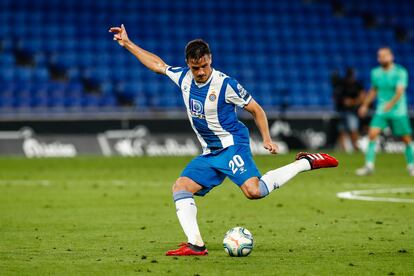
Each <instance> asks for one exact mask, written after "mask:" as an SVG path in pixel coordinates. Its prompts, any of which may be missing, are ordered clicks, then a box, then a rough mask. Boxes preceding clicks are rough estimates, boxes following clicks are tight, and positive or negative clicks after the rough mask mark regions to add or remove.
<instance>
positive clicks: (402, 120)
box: [370, 114, 412, 137]
mask: <svg viewBox="0 0 414 276" xmlns="http://www.w3.org/2000/svg"><path fill="white" fill-rule="evenodd" d="M388 126H391V128H392V133H393V134H394V135H395V136H398V137H401V136H405V135H410V134H411V133H412V129H411V125H410V119H409V117H408V116H389V115H388V116H387V115H384V114H375V115H374V118H372V120H371V124H370V127H372V128H380V129H382V130H383V129H385V128H386V127H388Z"/></svg>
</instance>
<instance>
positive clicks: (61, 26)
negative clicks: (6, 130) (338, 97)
mask: <svg viewBox="0 0 414 276" xmlns="http://www.w3.org/2000/svg"><path fill="white" fill-rule="evenodd" d="M308 2H309V3H308ZM340 2H341V3H343V5H344V6H345V9H346V14H347V15H348V14H354V15H360V14H363V13H365V12H370V13H372V14H373V15H375V16H376V18H377V20H378V22H379V24H382V25H381V26H379V27H378V28H373V29H367V28H364V22H363V20H362V18H361V17H360V16H343V17H336V16H335V15H334V14H333V12H332V8H331V3H330V2H329V1H305V2H304V1H301V0H291V1H272V0H263V1H229V0H224V1H208V2H206V3H204V6H205V9H203V10H200V9H199V8H198V5H197V3H194V2H191V1H190V2H189V1H184V0H176V1H168V0H160V1H127V2H119V1H94V0H83V1H59V0H55V1H48V0H38V1H31V0H21V1H9V2H8V3H7V5H4V6H2V10H1V11H0V18H1V20H2V24H0V39H1V41H0V81H1V82H2V83H27V84H28V85H29V86H30V89H29V90H27V91H29V92H24V93H23V92H19V93H20V94H19V93H15V94H16V97H14V92H18V91H17V90H16V89H18V88H19V86H18V85H16V86H13V87H12V88H11V90H10V89H9V88H10V87H9V88H8V90H4V88H1V89H0V93H3V92H2V90H4V91H6V92H4V96H1V95H3V94H0V102H2V103H1V104H0V105H1V106H2V107H6V106H9V107H10V106H15V107H28V106H30V105H31V106H35V107H37V106H50V107H53V106H55V107H57V108H60V107H63V106H64V107H70V108H80V107H85V108H90V107H97V106H108V107H113V106H116V105H118V104H119V103H118V100H117V97H127V98H128V99H129V100H130V101H131V102H133V103H135V105H136V106H137V107H139V108H154V109H171V108H177V107H178V108H181V107H182V100H181V95H180V93H179V91H178V88H177V87H176V86H175V85H174V84H172V83H171V81H169V80H168V79H167V78H165V77H157V76H156V75H154V74H152V73H151V72H148V70H146V69H145V68H144V67H143V66H142V65H140V64H139V62H138V61H137V60H136V58H135V57H133V56H131V55H130V54H129V53H127V52H126V51H124V50H123V49H122V48H120V47H119V45H117V43H116V42H114V41H112V35H111V34H109V33H108V32H107V28H108V27H110V26H113V25H118V24H120V23H124V24H125V25H126V26H127V28H128V32H129V36H130V37H131V38H133V39H134V41H136V42H137V43H138V44H139V45H141V46H142V47H144V48H147V49H148V50H150V51H154V52H155V53H156V54H158V55H159V56H161V57H162V58H163V59H164V60H165V61H166V62H167V63H168V64H171V65H174V66H185V63H184V57H183V48H184V46H185V43H186V42H187V41H189V40H190V39H193V38H196V37H203V38H205V39H206V40H207V41H209V42H210V46H211V47H212V50H213V54H214V66H215V68H217V69H218V70H220V71H223V72H225V73H227V74H228V75H230V76H233V77H235V78H236V79H238V80H239V81H240V83H242V84H243V86H245V87H246V88H247V89H248V90H249V91H250V92H251V93H252V94H253V95H254V97H255V98H257V99H258V101H259V102H261V103H262V104H263V105H265V106H266V108H268V109H269V108H270V109H271V108H275V109H276V108H278V107H280V106H281V105H282V104H283V103H284V102H285V98H286V99H287V101H288V102H289V104H290V105H291V106H292V107H295V106H299V107H306V106H315V105H317V106H321V107H332V101H331V99H330V95H331V87H330V74H331V72H332V71H333V70H338V69H341V70H342V69H343V68H345V67H347V66H353V67H356V68H357V69H358V72H359V77H360V78H361V79H362V81H363V82H364V86H368V85H369V71H370V69H371V68H372V67H373V66H375V65H376V57H375V52H376V49H377V48H378V47H379V46H382V45H384V44H387V45H390V46H391V47H393V48H394V49H395V52H396V57H397V61H398V62H400V63H401V64H403V65H404V66H406V67H407V69H408V71H409V72H414V55H412V53H413V52H414V48H413V47H414V46H413V43H412V41H413V39H414V18H413V17H412V14H414V2H413V1H397V2H395V1H389V0H378V1H374V2H372V3H371V2H369V1H360V0H347V1H345V0H340ZM394 2H395V3H394ZM46 11H47V12H46ZM234 11H236V12H234ZM154 14H156V15H157V16H154ZM217 15H220V16H217ZM396 15H398V16H396ZM200 18H204V19H205V20H206V21H207V22H209V27H208V28H201V27H200V26H201V25H202V23H203V22H202V21H201V19H200ZM396 26H401V27H403V28H404V29H406V30H407V33H408V34H409V36H410V37H411V40H410V41H409V42H407V43H400V42H398V40H397V39H396V38H395V36H394V30H393V28H394V27H396ZM9 38H12V39H9ZM16 50H19V51H22V52H23V53H25V54H26V55H29V56H31V57H32V59H33V61H34V67H21V66H20V65H18V63H21V57H20V56H19V53H18V51H16ZM50 65H53V66H55V67H56V68H57V69H59V70H62V72H66V77H67V80H66V81H67V82H68V84H67V85H66V86H65V87H56V85H55V84H52V85H49V83H53V80H52V78H54V77H55V76H54V75H53V74H51V72H52V71H49V69H48V66H50ZM82 81H83V82H91V83H92V84H93V85H95V86H97V87H98V88H99V89H98V90H99V91H100V92H101V95H99V96H96V95H90V94H87V93H85V91H84V90H85V89H84V87H83V84H82ZM42 84H46V85H47V87H46V88H44V87H43V86H42ZM20 88H21V86H20ZM20 88H19V89H20ZM52 88H53V89H52ZM10 91H11V92H10ZM44 91H46V93H45V92H44ZM52 91H54V92H52ZM62 91H63V92H62ZM286 91H287V92H286ZM10 93H12V94H10ZM22 93H23V94H22ZM27 93H29V94H30V93H32V94H30V95H27ZM62 93H63V95H64V97H63V100H62V99H61V96H62ZM407 94H408V98H409V102H410V103H411V104H412V103H413V97H414V96H413V94H414V86H409V90H408V92H407ZM19 95H20V96H19ZM3 98H4V99H3ZM28 99H29V100H28ZM16 101H17V102H16ZM19 101H22V102H21V103H19Z"/></svg>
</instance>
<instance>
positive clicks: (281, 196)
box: [0, 154, 414, 275]
mask: <svg viewBox="0 0 414 276" xmlns="http://www.w3.org/2000/svg"><path fill="white" fill-rule="evenodd" d="M337 157H338V159H339V160H340V167H339V168H337V169H326V170H319V171H312V172H307V173H302V174H300V175H299V176H298V177H296V178H295V179H294V180H293V181H291V182H290V183H288V184H286V185H285V186H283V188H282V189H280V190H278V191H275V192H273V193H272V194H271V195H270V196H268V197H267V198H265V199H262V200H257V201H249V200H247V199H246V198H244V196H243V194H242V193H241V191H240V190H239V189H238V188H237V186H236V185H234V184H233V183H231V182H230V181H229V180H226V181H225V182H224V183H223V184H222V185H221V186H219V187H217V188H216V189H214V190H213V191H212V192H211V193H210V194H208V196H206V197H204V198H196V203H197V206H198V218H199V224H200V228H201V231H202V234H203V237H204V240H205V241H206V244H207V247H208V249H209V255H208V256H205V257H179V258H174V257H166V256H164V253H165V251H167V250H168V249H172V248H175V247H176V245H177V244H178V243H179V242H182V241H185V237H184V234H183V233H182V231H181V228H180V226H179V223H178V221H177V218H176V214H175V207H174V204H173V201H172V195H171V185H172V183H173V182H174V180H175V179H176V177H177V176H178V175H179V174H180V172H181V170H182V168H183V167H184V166H185V164H186V163H187V162H188V161H189V160H190V157H182V158H172V157H171V158H161V157H160V158H97V157H96V158H95V157H82V158H75V159H31V160H30V159H23V158H3V159H0V168H1V169H0V275H13V274H15V275H17V274H18V275H111V274H112V275H113V274H116V275H129V274H138V273H148V274H150V275H164V274H168V275H252V274H255V275H347V274H353V275H394V274H395V275H414V204H412V203H389V202H368V201H356V200H343V199H339V198H337V197H336V193H338V192H342V191H350V190H364V189H375V188H397V187H411V188H413V187H414V179H413V178H410V177H409V176H408V174H407V172H406V170H405V162H404V157H403V156H402V155H379V156H378V165H377V173H376V174H375V175H374V176H371V177H362V178H359V177H356V176H354V174H353V172H354V169H356V168H357V167H358V166H359V165H361V164H362V163H363V161H362V160H363V157H362V155H346V154H338V155H337ZM292 159H293V154H289V155H283V156H270V155H269V156H263V157H256V163H257V165H258V166H259V168H260V169H261V171H262V172H263V173H264V172H266V171H268V170H270V169H272V168H277V167H280V166H282V165H283V164H286V163H289V162H290V161H291V160H292ZM376 196H380V195H376ZM385 196H393V197H401V198H414V194H409V193H408V194H407V193H404V194H401V195H398V194H387V195H385ZM234 226H243V227H246V228H247V229H249V230H250V231H251V232H252V233H253V236H254V238H255V247H254V249H253V252H252V254H251V255H250V256H248V257H245V258H231V257H227V256H226V255H225V253H224V250H223V247H222V239H223V235H224V233H225V232H226V231H227V230H228V229H229V228H231V227H234Z"/></svg>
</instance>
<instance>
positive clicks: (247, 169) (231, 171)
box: [181, 145, 261, 196]
mask: <svg viewBox="0 0 414 276" xmlns="http://www.w3.org/2000/svg"><path fill="white" fill-rule="evenodd" d="M181 176H186V177H188V178H190V179H192V180H194V181H195V182H197V183H198V184H200V185H201V186H203V188H202V189H201V190H200V191H198V192H197V193H196V194H195V195H198V196H204V195H205V194H207V193H208V192H209V191H210V190H211V189H213V188H214V187H216V186H218V185H220V184H221V183H222V182H223V181H224V179H225V178H226V176H228V177H229V178H230V180H231V181H233V182H234V183H235V184H237V186H241V185H243V183H244V182H245V181H246V180H247V179H249V178H251V177H259V178H260V177H261V174H260V172H259V170H258V169H257V167H256V164H255V163H254V160H253V155H252V152H251V151H250V146H248V145H233V146H230V147H227V148H224V149H222V150H218V151H215V152H212V153H209V154H206V155H200V156H198V157H196V158H194V159H193V160H191V162H190V163H189V164H188V165H187V167H185V169H184V171H183V172H182V173H181Z"/></svg>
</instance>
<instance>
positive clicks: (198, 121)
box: [166, 67, 252, 154]
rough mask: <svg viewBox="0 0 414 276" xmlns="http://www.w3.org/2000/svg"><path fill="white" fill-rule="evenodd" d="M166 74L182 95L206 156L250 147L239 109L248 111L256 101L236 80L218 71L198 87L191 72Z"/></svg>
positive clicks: (176, 69) (172, 70)
mask: <svg viewBox="0 0 414 276" xmlns="http://www.w3.org/2000/svg"><path fill="white" fill-rule="evenodd" d="M166 74H167V76H168V77H170V79H171V80H173V81H174V82H175V84H177V85H178V86H179V87H180V89H181V91H182V96H183V99H184V103H185V105H186V107H187V114H188V118H189V120H190V123H191V126H192V128H193V129H194V132H195V133H196V135H197V138H198V140H199V141H200V143H201V146H202V148H203V154H208V153H210V152H213V151H216V150H220V149H223V148H226V147H229V146H232V145H235V144H245V145H249V131H248V129H247V127H246V126H245V125H244V124H243V123H242V122H240V121H239V120H238V118H237V114H236V106H239V107H244V106H245V105H246V104H248V103H249V102H250V100H251V99H252V97H251V96H250V94H249V93H248V92H247V91H246V90H245V89H244V88H243V87H242V86H241V85H240V84H239V83H238V82H237V81H236V80H235V79H233V78H230V77H228V76H226V75H225V74H223V73H221V72H219V71H216V70H214V69H213V72H212V74H211V76H210V78H209V80H208V81H207V82H205V83H202V84H198V83H196V81H195V80H194V78H193V74H192V73H191V71H190V69H189V68H184V67H168V68H167V69H166Z"/></svg>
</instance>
